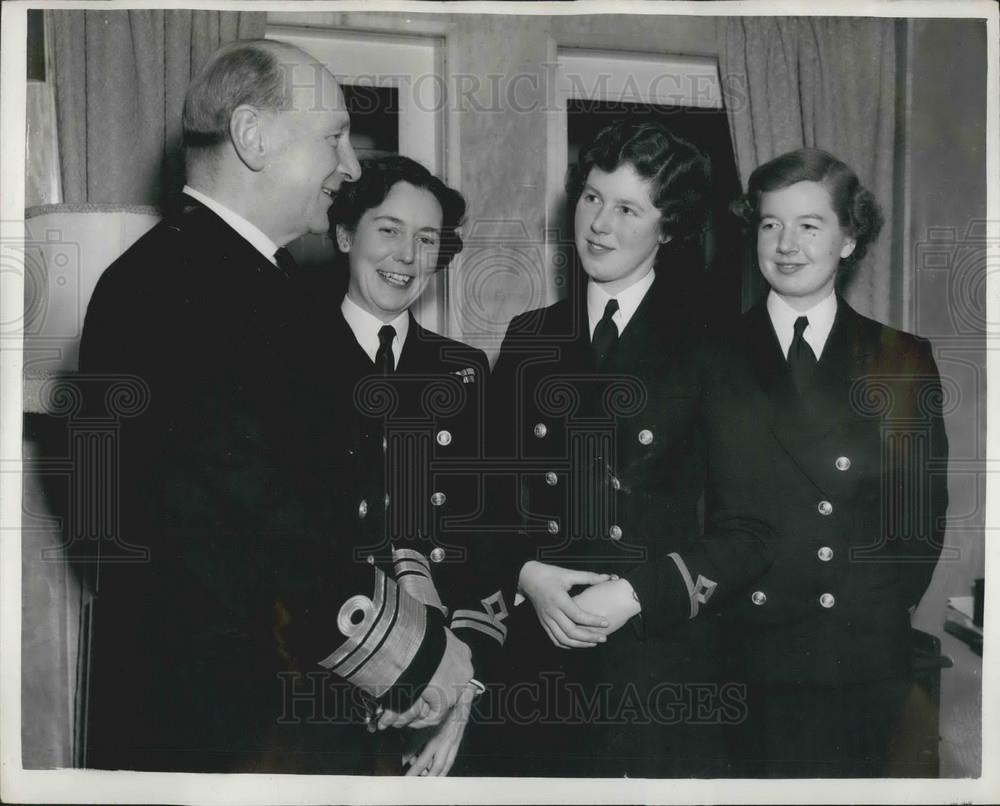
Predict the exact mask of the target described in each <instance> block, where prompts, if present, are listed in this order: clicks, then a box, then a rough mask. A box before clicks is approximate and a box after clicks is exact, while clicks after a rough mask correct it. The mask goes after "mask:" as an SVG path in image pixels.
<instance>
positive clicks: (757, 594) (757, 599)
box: [750, 591, 767, 605]
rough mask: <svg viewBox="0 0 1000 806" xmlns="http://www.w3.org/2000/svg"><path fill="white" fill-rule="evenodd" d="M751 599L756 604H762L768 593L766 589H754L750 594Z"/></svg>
mask: <svg viewBox="0 0 1000 806" xmlns="http://www.w3.org/2000/svg"><path fill="white" fill-rule="evenodd" d="M750 601H751V602H753V603H754V604H755V605H762V604H764V602H766V601H767V594H766V593H764V591H754V592H753V593H752V594H750Z"/></svg>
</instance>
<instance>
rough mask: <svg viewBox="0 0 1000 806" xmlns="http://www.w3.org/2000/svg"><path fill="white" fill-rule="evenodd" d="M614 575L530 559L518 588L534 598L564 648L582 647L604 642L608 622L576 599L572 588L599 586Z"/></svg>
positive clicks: (544, 625)
mask: <svg viewBox="0 0 1000 806" xmlns="http://www.w3.org/2000/svg"><path fill="white" fill-rule="evenodd" d="M610 578H611V577H610V576H609V575H608V574H594V573H591V572H590V571H573V570H570V569H569V568H560V567H559V566H557V565H547V564H545V563H540V562H537V561H536V560H529V561H528V562H526V563H525V564H524V566H523V567H522V568H521V574H520V576H519V577H518V583H517V587H518V590H519V591H520V592H521V593H523V594H524V596H525V597H526V598H527V599H529V600H530V601H531V604H532V605H533V606H534V608H535V612H536V613H537V614H538V621H539V622H540V623H541V625H542V628H543V629H544V630H545V632H546V633H547V634H548V636H549V639H550V640H551V641H552V643H553V644H555V645H556V646H557V647H561V648H563V649H580V648H584V647H592V646H597V645H598V644H600V643H604V641H606V640H607V639H606V638H605V635H604V634H605V629H604V628H605V627H607V626H608V621H607V619H605V618H604V617H603V616H600V615H595V614H594V613H591V612H588V611H587V610H586V609H585V608H584V607H581V606H580V605H579V604H577V603H576V602H574V601H573V599H572V598H571V597H570V595H569V590H570V588H572V587H573V586H574V585H595V584H597V583H600V582H607V581H608V580H609V579H610Z"/></svg>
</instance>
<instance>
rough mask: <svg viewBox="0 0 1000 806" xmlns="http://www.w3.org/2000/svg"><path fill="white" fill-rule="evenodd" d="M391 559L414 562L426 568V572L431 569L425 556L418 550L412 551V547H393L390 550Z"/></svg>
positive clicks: (397, 561) (396, 561)
mask: <svg viewBox="0 0 1000 806" xmlns="http://www.w3.org/2000/svg"><path fill="white" fill-rule="evenodd" d="M392 561H393V562H394V563H400V562H405V561H409V562H414V563H417V564H418V565H421V566H423V567H424V568H426V569H427V572H428V573H430V570H431V566H430V563H428V562H427V558H426V557H425V556H424V555H423V554H421V553H420V552H419V551H414V550H413V549H394V550H393V552H392Z"/></svg>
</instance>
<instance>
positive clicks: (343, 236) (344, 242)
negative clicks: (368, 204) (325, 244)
mask: <svg viewBox="0 0 1000 806" xmlns="http://www.w3.org/2000/svg"><path fill="white" fill-rule="evenodd" d="M353 243H354V238H353V237H352V235H351V232H350V230H348V229H347V228H346V227H345V226H344V225H343V224H337V247H338V248H339V249H340V251H341V252H343V253H344V254H345V255H346V254H347V253H348V252H350V251H351V245H352V244H353Z"/></svg>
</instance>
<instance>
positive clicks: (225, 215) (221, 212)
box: [184, 185, 278, 266]
mask: <svg viewBox="0 0 1000 806" xmlns="http://www.w3.org/2000/svg"><path fill="white" fill-rule="evenodd" d="M184 193H186V194H187V195H188V196H190V197H191V198H192V199H195V200H196V201H199V202H201V203H202V204H203V205H205V206H206V207H207V208H208V209H209V210H211V211H212V212H213V213H215V214H216V215H217V216H218V217H219V218H221V219H222V220H223V221H225V222H226V223H227V224H228V225H229V226H230V227H232V228H233V229H234V230H236V232H237V233H238V234H239V235H240V236H241V237H242V238H243V239H244V240H246V241H248V242H249V243H250V245H251V246H252V247H253V248H254V249H256V250H257V251H258V252H260V253H261V254H262V255H263V256H264V257H266V258H267V259H268V261H270V262H271V263H273V264H274V265H275V266H277V265H278V264H277V263H276V262H275V259H274V253H275V252H277V251H278V245H277V244H276V243H275V242H274V241H272V240H271V239H270V238H268V237H267V236H266V235H265V234H264V233H263V232H261V231H260V229H258V228H257V227H255V226H254V225H253V224H251V223H250V222H249V221H247V220H246V219H245V218H244V217H243V216H241V215H237V214H236V213H234V212H233V211H232V210H230V209H229V208H228V207H226V206H225V205H224V204H221V203H220V202H217V201H216V200H215V199H213V198H211V197H210V196H206V195H205V194H204V193H202V192H201V191H200V190H195V189H194V188H193V187H191V186H190V185H185V186H184Z"/></svg>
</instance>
